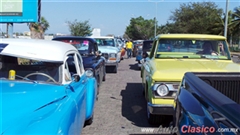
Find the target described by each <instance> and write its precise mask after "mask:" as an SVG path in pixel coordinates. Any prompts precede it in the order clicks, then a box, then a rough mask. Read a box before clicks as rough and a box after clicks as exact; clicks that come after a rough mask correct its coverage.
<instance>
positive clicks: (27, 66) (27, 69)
mask: <svg viewBox="0 0 240 135" xmlns="http://www.w3.org/2000/svg"><path fill="white" fill-rule="evenodd" d="M0 63H1V66H0V78H1V79H10V80H11V78H9V77H10V71H12V72H15V75H14V76H15V79H14V80H18V81H36V82H42V83H57V84H59V83H61V81H62V80H61V70H60V69H61V68H60V67H61V65H62V64H63V63H62V62H50V61H39V60H34V59H26V58H21V57H13V56H7V55H0Z"/></svg>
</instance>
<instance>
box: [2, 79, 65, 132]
mask: <svg viewBox="0 0 240 135" xmlns="http://www.w3.org/2000/svg"><path fill="white" fill-rule="evenodd" d="M0 92H1V93H0V94H1V95H0V101H1V104H0V116H1V123H0V133H3V132H5V131H10V132H17V131H18V130H17V129H16V128H21V127H24V128H26V127H28V126H29V125H30V124H31V123H33V122H34V121H38V119H42V118H43V117H42V115H45V116H44V117H46V115H51V114H52V112H54V111H55V110H56V108H57V107H58V106H60V104H59V102H60V101H61V100H63V99H64V98H66V86H63V85H53V84H38V83H33V82H20V81H6V80H0ZM51 105H52V106H51ZM45 108H47V109H46V110H44V109H45ZM50 110H51V113H50ZM42 111H43V112H44V113H45V114H43V113H42ZM13 130H14V131H13ZM21 130H23V129H21Z"/></svg>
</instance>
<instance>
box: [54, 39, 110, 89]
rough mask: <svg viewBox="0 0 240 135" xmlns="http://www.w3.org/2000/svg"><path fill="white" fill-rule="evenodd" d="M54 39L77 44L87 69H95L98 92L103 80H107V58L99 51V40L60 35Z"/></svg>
mask: <svg viewBox="0 0 240 135" xmlns="http://www.w3.org/2000/svg"><path fill="white" fill-rule="evenodd" d="M52 40H56V41H62V42H66V43H70V44H72V45H73V46H75V47H76V48H77V49H78V51H79V53H80V54H81V55H82V59H83V66H84V68H85V69H91V70H93V73H94V76H95V78H96V80H97V82H98V93H99V89H100V86H101V84H102V82H103V81H105V80H106V66H105V63H106V62H105V58H104V57H103V56H101V52H99V51H98V46H97V42H96V40H95V39H93V38H87V37H79V36H59V37H55V38H53V39H52Z"/></svg>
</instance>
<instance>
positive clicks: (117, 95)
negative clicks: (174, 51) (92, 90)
mask: <svg viewBox="0 0 240 135" xmlns="http://www.w3.org/2000/svg"><path fill="white" fill-rule="evenodd" d="M135 63H136V62H135V58H131V59H124V60H123V61H121V63H120V64H119V69H118V73H117V74H114V73H108V74H107V77H106V82H104V83H103V85H102V86H101V89H100V94H99V99H98V101H97V104H96V108H95V114H94V122H93V124H92V125H90V126H87V127H85V128H84V129H83V132H82V134H83V135H140V134H141V133H143V132H141V128H143V127H144V128H145V127H150V125H148V122H147V118H146V115H147V114H146V102H145V100H144V97H143V95H142V91H141V90H142V85H141V78H140V71H139V70H137V65H136V64H135ZM155 128H156V127H155Z"/></svg>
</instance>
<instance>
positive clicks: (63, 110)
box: [0, 39, 97, 135]
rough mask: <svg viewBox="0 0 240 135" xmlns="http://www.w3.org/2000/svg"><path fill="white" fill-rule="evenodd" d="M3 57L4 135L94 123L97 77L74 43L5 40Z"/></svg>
mask: <svg viewBox="0 0 240 135" xmlns="http://www.w3.org/2000/svg"><path fill="white" fill-rule="evenodd" d="M0 62H1V69H0V86H1V87H0V95H1V96H0V101H1V104H0V116H1V123H0V127H1V128H0V134H6V135H7V134H8V135H9V134H55V135H60V134H61V135H62V134H81V131H82V128H83V127H84V125H89V124H91V123H92V121H93V114H94V113H93V112H94V106H95V101H96V99H97V81H96V79H95V78H94V77H93V72H92V71H91V70H86V71H85V70H84V67H83V61H82V58H81V55H80V54H79V52H78V50H77V49H76V48H75V47H74V46H72V45H69V44H67V43H63V42H59V41H46V40H36V39H1V40H0ZM49 127H51V128H49Z"/></svg>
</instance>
